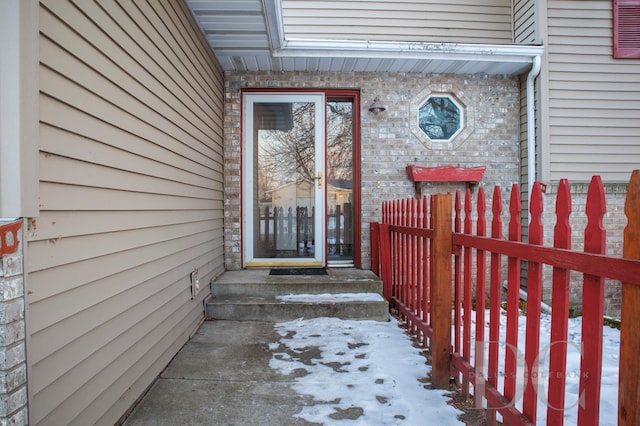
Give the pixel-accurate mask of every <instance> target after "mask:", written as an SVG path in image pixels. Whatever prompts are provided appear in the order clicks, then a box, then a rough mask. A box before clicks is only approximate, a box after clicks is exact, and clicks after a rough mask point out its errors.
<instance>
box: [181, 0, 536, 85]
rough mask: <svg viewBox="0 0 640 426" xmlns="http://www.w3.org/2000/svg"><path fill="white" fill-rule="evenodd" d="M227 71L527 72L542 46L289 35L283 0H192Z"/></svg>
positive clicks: (200, 21) (193, 6) (207, 37)
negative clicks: (293, 36) (319, 37)
mask: <svg viewBox="0 0 640 426" xmlns="http://www.w3.org/2000/svg"><path fill="white" fill-rule="evenodd" d="M187 4H188V6H189V8H190V9H191V11H192V13H193V15H194V17H195V19H196V20H197V22H198V24H199V25H200V28H201V29H202V31H203V33H204V34H205V37H206V39H207V41H208V42H209V44H210V46H211V49H212V50H213V51H214V52H215V54H216V57H217V58H218V60H219V61H220V64H221V66H222V68H223V69H224V70H225V71H308V72H417V73H452V74H474V73H486V74H522V73H523V72H526V71H527V70H528V69H529V68H530V67H531V64H532V62H533V58H534V57H536V56H539V55H541V54H542V53H543V47H542V46H523V45H485V44H459V43H422V42H387V41H357V40H320V39H318V40H311V39H287V38H286V37H285V34H284V32H283V25H282V6H281V3H280V0H187Z"/></svg>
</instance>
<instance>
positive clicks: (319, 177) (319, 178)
mask: <svg viewBox="0 0 640 426" xmlns="http://www.w3.org/2000/svg"><path fill="white" fill-rule="evenodd" d="M313 180H316V181H318V189H322V172H321V171H318V176H316V177H314V178H313Z"/></svg>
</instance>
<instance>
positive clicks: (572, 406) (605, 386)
mask: <svg viewBox="0 0 640 426" xmlns="http://www.w3.org/2000/svg"><path fill="white" fill-rule="evenodd" d="M486 315H487V316H486V317H485V318H486V322H485V336H489V324H488V312H487V313H486ZM471 318H472V326H471V328H472V333H471V339H472V341H473V340H474V334H475V312H473V313H472V315H471ZM525 325H526V318H525V317H524V316H523V315H521V316H520V317H519V319H518V347H519V348H524V342H525V336H526V333H525ZM505 331H506V316H505V312H504V311H502V315H500V344H499V345H498V347H499V351H500V354H499V367H498V368H499V372H500V373H504V351H505V348H506V339H505ZM550 335H551V315H549V314H544V313H543V314H541V315H540V351H539V355H538V359H539V376H540V377H541V378H542V380H543V383H540V384H539V387H538V408H537V413H538V414H537V419H536V424H538V425H545V424H546V421H547V403H546V400H547V395H548V377H549V373H548V371H549V344H550ZM581 335H582V318H581V317H578V318H570V319H569V324H568V333H567V369H566V379H565V380H566V384H565V414H564V422H565V425H575V424H577V423H578V402H579V398H578V394H579V386H580V359H581V356H580V351H581V345H580V341H581ZM602 341H603V354H602V383H601V386H600V422H599V425H600V426H609V425H616V424H617V423H618V362H619V355H620V330H617V329H615V328H611V327H608V326H604V328H603V338H602ZM484 349H485V351H484V353H485V357H484V359H485V361H486V360H487V359H488V345H485V348H484ZM584 350H585V351H588V350H589V348H584ZM471 352H472V359H473V352H474V350H473V348H472V349H471ZM517 358H518V364H519V365H524V350H523V349H522V350H520V349H519V350H518V351H517ZM484 372H485V374H486V373H487V369H486V366H485V368H484ZM523 381H524V380H523V379H522V380H519V381H518V382H517V386H518V388H517V390H516V394H518V395H520V397H521V396H522V390H523V386H524V385H523ZM498 389H499V390H500V391H502V389H504V380H503V376H500V377H499V379H498ZM515 405H516V407H517V408H518V410H520V411H522V399H521V398H519V399H518V400H517V401H516V404H515ZM498 419H500V416H498Z"/></svg>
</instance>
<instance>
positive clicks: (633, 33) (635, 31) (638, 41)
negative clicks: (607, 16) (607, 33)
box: [613, 0, 640, 58]
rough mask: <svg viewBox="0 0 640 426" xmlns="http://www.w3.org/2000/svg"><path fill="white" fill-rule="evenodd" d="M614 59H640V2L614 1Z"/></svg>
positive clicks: (636, 0) (630, 0)
mask: <svg viewBox="0 0 640 426" xmlns="http://www.w3.org/2000/svg"><path fill="white" fill-rule="evenodd" d="M613 57H614V58H640V0H613Z"/></svg>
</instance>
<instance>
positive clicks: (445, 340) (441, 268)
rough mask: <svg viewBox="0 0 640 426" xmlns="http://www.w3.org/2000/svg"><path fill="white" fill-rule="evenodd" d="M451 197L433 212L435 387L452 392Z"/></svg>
mask: <svg viewBox="0 0 640 426" xmlns="http://www.w3.org/2000/svg"><path fill="white" fill-rule="evenodd" d="M451 207H452V206H451V194H438V195H435V196H434V198H433V204H432V206H431V209H432V211H433V214H434V216H433V217H434V222H433V223H432V226H433V259H432V262H433V263H432V264H433V268H432V273H433V279H432V281H431V284H432V286H433V292H432V295H433V300H432V301H431V302H432V303H431V310H432V311H431V321H432V324H433V325H432V327H433V335H432V339H431V357H432V370H431V371H432V377H431V378H432V383H433V385H434V386H435V387H436V388H439V389H449V386H450V383H449V380H450V378H451V303H452V298H451V284H452V279H451V273H452V259H451V256H452V255H451V249H452V232H451V225H452V219H451Z"/></svg>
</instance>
